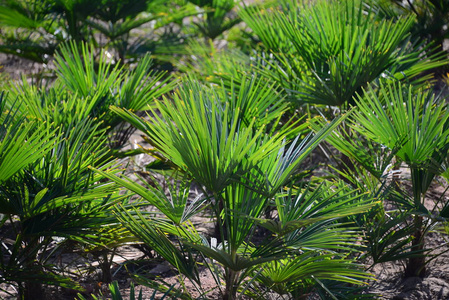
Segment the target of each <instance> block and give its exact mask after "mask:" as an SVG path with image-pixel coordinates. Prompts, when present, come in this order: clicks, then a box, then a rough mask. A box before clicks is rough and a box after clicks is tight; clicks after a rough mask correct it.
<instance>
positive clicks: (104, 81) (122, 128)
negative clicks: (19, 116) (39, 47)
mask: <svg viewBox="0 0 449 300" xmlns="http://www.w3.org/2000/svg"><path fill="white" fill-rule="evenodd" d="M55 61H56V74H57V79H56V81H55V82H54V83H53V85H52V86H50V87H49V88H48V87H45V86H42V87H40V88H39V87H36V86H33V85H30V84H29V83H28V82H27V81H26V80H25V79H24V80H23V81H22V83H21V84H18V85H16V86H12V87H11V88H10V90H11V93H12V97H10V99H14V98H18V99H20V100H21V105H20V107H19V108H18V109H19V110H20V111H21V112H22V113H24V114H27V115H28V116H29V117H32V118H37V119H42V120H45V119H46V118H48V117H50V116H51V120H52V122H58V123H59V122H65V123H67V122H68V123H71V122H73V121H74V120H77V121H78V122H80V121H81V120H83V119H85V118H86V117H90V118H98V119H99V120H101V121H102V122H100V123H99V124H101V125H100V126H101V127H102V128H105V129H106V130H107V131H108V134H109V136H110V146H111V148H113V149H114V148H115V149H119V148H120V147H121V146H123V145H124V144H125V143H126V142H127V140H128V138H129V137H130V136H131V134H132V133H133V131H134V129H133V128H132V127H130V126H128V125H127V124H124V123H123V122H121V119H120V118H118V117H117V116H115V115H114V114H111V113H110V112H109V106H110V105H116V106H118V107H123V108H127V109H131V110H133V111H135V112H138V111H141V110H145V109H147V108H148V107H149V106H150V105H151V103H152V102H153V101H154V99H156V98H158V97H160V96H161V95H162V94H164V93H166V92H168V91H170V90H171V89H172V87H173V86H174V84H175V82H174V81H172V82H170V79H171V77H170V76H165V75H166V74H165V73H164V72H153V71H149V69H150V67H151V64H152V60H151V58H150V56H145V57H144V58H143V59H142V60H141V61H140V62H139V64H138V65H137V66H136V68H135V69H134V70H132V71H130V70H125V69H124V67H123V66H118V65H111V64H109V63H108V61H107V56H106V55H105V53H104V52H101V54H100V59H99V61H98V65H97V62H96V60H95V58H94V48H93V47H89V46H87V45H85V44H83V45H82V46H81V49H80V48H79V47H78V46H76V44H75V43H69V44H67V45H65V46H62V47H61V52H60V54H57V55H56V56H55ZM69 110H72V111H73V112H74V113H73V114H67V113H64V112H68V111H69ZM65 125H68V124H65Z"/></svg>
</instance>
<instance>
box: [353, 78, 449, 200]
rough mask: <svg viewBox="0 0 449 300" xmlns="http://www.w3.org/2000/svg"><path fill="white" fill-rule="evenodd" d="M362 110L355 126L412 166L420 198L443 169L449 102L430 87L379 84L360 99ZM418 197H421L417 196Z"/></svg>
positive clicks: (354, 116) (446, 149) (355, 114)
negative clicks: (436, 95)
mask: <svg viewBox="0 0 449 300" xmlns="http://www.w3.org/2000/svg"><path fill="white" fill-rule="evenodd" d="M357 105H360V111H356V112H355V113H354V115H353V118H354V119H353V123H354V124H353V128H354V129H355V130H356V131H358V132H359V133H361V134H362V135H364V136H365V137H367V138H368V139H371V140H373V141H375V142H377V143H379V144H382V145H384V146H386V147H388V148H390V149H395V148H398V150H397V152H396V157H398V158H399V159H400V160H401V161H404V162H405V163H406V164H407V165H408V166H409V167H410V168H411V170H412V182H413V185H414V189H415V191H414V195H415V199H420V198H421V196H420V195H421V194H422V193H425V192H426V191H427V189H428V188H429V186H430V183H431V182H432V180H433V178H434V176H435V175H436V174H438V173H441V172H442V169H441V167H440V166H441V163H442V162H443V161H444V157H445V156H446V155H447V151H448V142H447V141H448V135H449V130H448V128H447V124H448V123H447V122H448V118H449V112H448V111H447V109H446V106H445V105H444V104H443V103H442V102H441V101H439V100H438V98H435V96H434V95H432V94H431V92H430V91H419V90H418V91H416V90H414V89H413V87H412V86H403V85H401V84H397V83H396V84H395V83H392V84H382V83H381V84H380V86H379V91H378V92H376V91H375V90H374V89H369V90H367V92H366V93H365V96H364V97H363V98H362V97H360V98H359V100H358V101H357ZM417 201H418V200H417Z"/></svg>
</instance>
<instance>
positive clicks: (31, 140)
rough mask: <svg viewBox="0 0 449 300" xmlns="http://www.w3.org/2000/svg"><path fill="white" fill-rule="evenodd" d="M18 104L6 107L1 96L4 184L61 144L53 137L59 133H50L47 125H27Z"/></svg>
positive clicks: (0, 148)
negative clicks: (54, 146)
mask: <svg viewBox="0 0 449 300" xmlns="http://www.w3.org/2000/svg"><path fill="white" fill-rule="evenodd" d="M19 105H20V103H18V102H16V103H15V104H13V105H11V106H10V107H8V109H7V106H6V102H5V98H4V95H3V94H0V122H1V123H0V153H1V154H0V182H2V183H3V182H5V181H7V180H8V179H9V178H10V177H11V176H13V175H14V174H16V173H17V172H19V171H21V170H22V169H23V168H25V167H26V166H28V165H29V164H32V163H33V162H35V161H36V160H39V159H41V158H42V157H44V156H45V155H46V154H47V153H48V152H49V151H50V150H51V147H52V146H53V145H54V144H55V143H57V139H56V137H53V135H54V134H55V130H46V127H47V125H46V124H39V123H38V122H34V121H31V122H29V121H27V120H26V119H25V117H24V115H23V114H21V113H20V112H18V111H17V106H19Z"/></svg>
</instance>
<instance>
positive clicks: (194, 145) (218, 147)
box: [97, 79, 371, 299]
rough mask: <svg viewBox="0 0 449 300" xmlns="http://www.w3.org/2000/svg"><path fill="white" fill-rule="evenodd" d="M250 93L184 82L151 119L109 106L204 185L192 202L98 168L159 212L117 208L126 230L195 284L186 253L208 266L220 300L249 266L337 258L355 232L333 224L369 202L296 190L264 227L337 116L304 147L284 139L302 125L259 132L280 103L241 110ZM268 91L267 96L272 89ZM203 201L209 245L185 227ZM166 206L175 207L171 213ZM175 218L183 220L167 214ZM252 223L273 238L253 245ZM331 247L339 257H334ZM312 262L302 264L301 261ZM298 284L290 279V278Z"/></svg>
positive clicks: (251, 272)
mask: <svg viewBox="0 0 449 300" xmlns="http://www.w3.org/2000/svg"><path fill="white" fill-rule="evenodd" d="M265 84H266V85H269V83H265ZM263 86H264V85H262V87H263ZM256 87H260V85H259V84H247V83H243V84H242V85H241V86H240V87H238V88H236V89H233V90H232V91H233V92H232V93H231V95H229V94H228V93H227V90H226V89H223V88H220V87H215V88H206V87H204V86H201V85H200V84H198V83H197V82H194V81H193V80H192V79H190V80H188V81H186V82H184V85H183V86H181V87H180V89H179V90H178V91H177V92H176V93H175V94H174V95H173V101H169V100H167V99H165V100H164V101H162V102H157V103H156V108H153V110H152V112H151V114H150V115H149V117H150V118H151V120H150V121H147V120H145V119H143V118H140V117H138V116H136V115H135V114H133V113H132V112H130V111H127V110H124V109H120V108H115V107H114V108H112V110H113V111H114V112H116V113H117V114H119V115H120V116H121V117H123V118H124V119H125V120H128V121H129V122H131V123H132V124H133V125H134V126H136V127H137V128H139V129H140V130H142V131H143V132H144V133H145V134H146V135H147V136H148V139H149V140H150V141H151V143H152V145H153V146H154V147H155V149H157V151H159V152H160V154H159V156H160V157H163V158H164V159H167V160H168V161H169V162H170V163H171V164H172V165H173V166H175V167H176V169H177V170H179V171H180V172H182V173H183V174H184V176H187V178H191V179H192V180H194V181H195V182H197V183H198V184H200V185H201V186H202V187H203V189H204V197H205V199H203V200H201V201H200V202H197V201H199V200H197V201H194V202H192V203H191V204H190V205H184V203H186V202H185V201H186V200H182V201H181V202H179V201H178V200H176V199H178V197H177V196H176V197H173V195H179V193H172V197H171V198H169V199H166V198H165V197H161V196H159V195H160V192H158V191H157V189H154V188H152V187H151V186H146V187H142V186H140V185H139V184H137V183H135V182H132V180H130V179H126V178H119V177H117V176H114V175H113V174H108V172H104V171H100V170H99V171H97V172H99V173H100V174H102V175H104V176H107V177H108V178H110V179H112V180H114V181H115V182H117V183H119V184H120V185H123V186H125V187H126V188H128V189H130V190H132V191H133V192H136V193H137V194H139V195H141V196H142V197H143V198H144V199H145V200H147V201H148V202H149V203H150V204H153V205H155V206H156V207H157V208H159V210H160V212H161V213H162V215H161V217H160V218H145V217H144V216H142V215H139V214H138V217H137V218H136V217H134V216H133V215H131V214H130V213H126V212H123V211H121V212H119V215H120V218H121V220H122V222H123V224H124V225H125V226H127V227H128V228H129V229H130V230H131V231H132V232H133V233H134V234H136V236H138V237H139V238H140V239H141V240H142V241H144V242H145V243H148V244H149V245H151V246H152V247H153V248H154V249H155V251H156V252H158V253H160V254H161V255H162V256H163V257H164V258H166V259H167V260H168V261H169V262H170V263H171V264H172V265H173V266H174V267H175V268H177V269H178V271H179V272H181V273H182V274H184V275H185V276H187V277H188V278H189V279H191V280H193V282H195V283H196V284H197V285H200V284H201V282H200V280H199V277H198V275H197V274H198V273H197V272H198V271H197V269H196V268H197V267H196V262H195V260H194V259H193V256H192V255H193V254H192V253H198V254H200V255H202V256H204V257H206V258H208V259H209V260H212V262H210V263H208V265H209V268H210V269H211V272H212V274H215V278H216V280H217V283H218V282H219V277H221V276H222V278H223V280H224V283H225V287H224V289H223V290H222V289H221V287H220V285H219V288H220V290H221V292H222V295H223V298H224V299H235V298H236V297H237V294H238V292H244V291H243V290H242V285H243V283H244V282H245V281H246V280H247V278H248V276H252V277H257V275H255V273H257V269H260V268H267V269H268V268H269V264H270V262H274V261H276V260H279V259H285V260H292V259H293V256H294V255H297V254H300V253H308V255H310V256H318V255H319V253H321V254H323V253H327V254H326V255H328V258H329V259H331V258H332V257H335V256H341V257H344V256H345V254H344V253H343V252H344V251H343V249H344V250H345V251H350V250H349V248H350V247H349V245H346V246H343V245H344V244H345V242H347V241H348V239H351V237H354V236H355V233H354V231H353V230H352V229H350V228H349V229H348V228H347V227H344V226H342V227H340V225H339V224H338V223H335V222H334V220H335V219H337V218H340V217H342V216H347V215H352V214H356V213H359V212H362V211H365V210H366V209H368V207H370V205H371V204H368V202H366V201H359V200H360V196H354V195H349V194H346V195H341V198H338V197H336V196H335V195H333V196H329V197H324V198H320V196H316V195H317V194H319V193H318V192H317V194H314V195H315V196H312V197H310V198H309V197H308V196H304V197H301V196H300V192H298V194H297V195H298V199H299V200H298V201H297V202H295V203H296V204H295V203H293V202H291V200H292V198H291V197H290V198H288V197H287V199H286V200H285V201H284V202H282V201H279V203H277V204H279V205H276V207H277V209H278V213H279V215H281V214H282V212H285V216H286V217H285V218H284V217H282V218H281V217H280V221H279V222H278V221H273V222H269V221H267V220H265V219H264V218H263V215H264V211H265V208H267V207H268V206H269V205H271V199H281V197H278V193H279V192H280V191H281V189H282V188H283V187H285V186H286V185H287V184H289V183H290V182H292V181H293V177H292V175H294V174H295V172H296V171H297V168H298V166H299V164H300V163H301V162H302V161H303V160H304V158H305V157H307V155H308V154H309V153H310V152H311V151H312V150H313V149H314V148H315V147H316V146H317V145H318V143H319V142H320V141H321V140H322V139H323V138H324V137H325V136H326V135H328V134H329V133H330V132H331V131H332V130H333V129H334V128H335V127H336V126H337V125H338V124H339V122H341V119H339V120H335V121H334V122H332V123H331V124H329V125H327V126H325V127H324V128H323V129H322V130H321V131H320V132H319V133H318V134H317V135H315V136H314V137H309V138H305V139H304V140H303V141H302V142H299V137H297V138H294V139H293V138H290V137H291V136H292V134H291V132H292V131H293V132H295V135H300V133H301V132H303V131H304V127H301V126H300V127H295V126H294V125H295V124H294V123H293V124H290V123H287V124H285V125H283V126H281V127H278V126H272V129H271V130H269V131H266V129H265V128H264V127H266V126H267V124H268V123H269V122H270V121H271V120H276V119H277V118H276V117H275V118H273V116H277V115H278V114H279V113H281V112H282V106H281V107H276V106H274V109H273V110H267V111H263V110H254V109H249V108H250V107H251V106H248V105H244V104H245V102H246V100H247V99H248V100H249V99H257V96H251V97H250V98H248V96H247V99H245V97H243V99H242V96H245V95H257V94H256V93H253V89H254V88H256ZM259 89H260V88H259ZM263 90H265V89H263ZM267 93H268V92H267ZM271 93H275V90H274V91H273V90H272V92H271ZM237 95H238V97H237ZM273 96H275V94H273ZM254 97H255V98H254ZM270 99H271V97H265V96H264V97H261V98H260V99H258V100H260V103H259V104H258V105H262V107H264V105H263V103H265V102H267V101H270ZM238 101H241V102H240V105H237V104H236V103H238ZM250 103H251V102H248V104H250ZM267 103H268V102H267ZM274 104H275V103H273V104H270V105H274ZM231 108H234V109H231ZM156 109H157V111H156ZM272 115H273V116H272ZM266 132H268V133H266ZM336 193H337V194H338V193H340V192H336ZM358 199H359V200H358ZM281 202H282V203H281ZM180 204H181V205H180ZM205 204H207V205H209V206H211V208H212V211H213V215H214V219H215V221H216V222H217V224H218V226H217V227H218V234H219V236H218V237H219V241H220V243H218V244H217V243H213V242H211V243H209V242H207V240H206V239H205V238H203V237H202V236H201V235H200V234H199V233H198V232H197V231H196V230H195V228H194V227H193V226H192V225H191V224H190V223H189V219H188V217H190V216H191V215H193V214H194V213H195V212H197V211H198V209H200V208H201V207H203V205H205ZM286 205H289V207H294V208H296V209H294V210H292V212H293V211H294V212H296V214H295V215H292V214H291V213H292V212H287V210H285V206H286ZM298 205H299V206H298ZM174 207H179V208H178V209H176V210H174ZM297 207H299V208H297ZM343 207H344V208H343ZM175 212H177V213H176V215H178V216H180V215H182V216H184V218H183V219H180V218H179V217H177V218H175V215H174V213H175ZM187 212H189V214H187ZM282 216H284V214H282ZM317 222H318V223H317ZM314 223H315V225H311V224H314ZM259 225H260V226H265V227H267V228H269V229H270V230H272V231H273V232H274V233H275V236H274V237H272V238H269V239H267V240H266V241H264V242H262V243H261V244H253V241H252V240H251V237H252V236H253V234H254V231H255V229H256V227H257V226H259ZM333 230H334V231H333ZM335 231H338V232H339V234H340V236H341V239H337V240H336V239H335V238H334V237H335V235H334V233H332V232H335ZM167 233H169V234H171V235H173V236H174V240H173V241H171V240H170V239H168V238H167V237H166V234H167ZM331 237H332V238H331ZM174 243H176V245H177V246H176V247H175V245H174ZM337 250H338V251H340V250H341V251H342V253H341V254H337V253H334V254H332V253H333V251H337ZM338 251H337V252H338ZM186 253H189V254H188V255H186ZM346 253H347V252H346ZM304 257H305V256H303V258H304ZM312 261H313V260H309V261H305V262H304V264H306V265H307V264H308V263H312ZM317 261H318V259H317V260H315V262H317ZM206 262H207V261H206ZM339 263H341V266H343V265H344V264H345V262H344V261H338V262H337V261H335V264H336V265H335V266H338V265H339ZM216 264H218V265H219V266H220V268H217V266H216ZM324 264H325V263H324V262H323V265H324ZM337 269H339V268H337ZM339 270H342V268H340V269H339ZM320 272H321V271H320ZM322 272H324V273H326V274H327V275H324V274H323V278H329V277H328V276H330V277H332V276H331V275H330V274H331V273H332V272H329V273H327V271H322ZM345 272H348V273H347V275H348V277H347V278H352V279H348V281H351V282H359V281H358V279H356V278H366V277H365V276H364V275H362V273H361V272H360V271H358V270H356V269H351V268H350V269H349V270H347V271H345ZM313 274H316V275H317V276H318V277H320V276H321V275H318V274H317V273H316V272H315V271H311V272H310V273H307V274H303V275H304V277H308V278H310V275H313ZM337 277H338V276H336V277H333V279H337ZM320 278H321V277H320ZM297 279H298V277H294V276H292V277H291V280H292V281H295V280H297ZM340 279H343V277H340ZM248 284H249V283H248Z"/></svg>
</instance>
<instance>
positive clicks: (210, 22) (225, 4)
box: [189, 0, 241, 40]
mask: <svg viewBox="0 0 449 300" xmlns="http://www.w3.org/2000/svg"><path fill="white" fill-rule="evenodd" d="M189 1H190V2H191V3H193V4H195V5H197V6H198V7H201V8H202V9H204V10H205V12H204V18H203V20H201V21H200V22H194V25H195V26H196V27H197V28H198V30H199V31H200V32H201V34H202V35H203V36H204V37H206V38H209V39H211V40H214V39H215V38H217V37H218V36H219V35H221V34H222V33H223V32H225V31H226V30H228V29H230V28H232V27H233V26H235V25H236V24H238V23H240V22H241V19H240V18H239V17H238V16H237V15H234V16H231V14H230V12H231V11H232V9H233V8H234V7H235V4H236V1H235V0H189Z"/></svg>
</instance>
